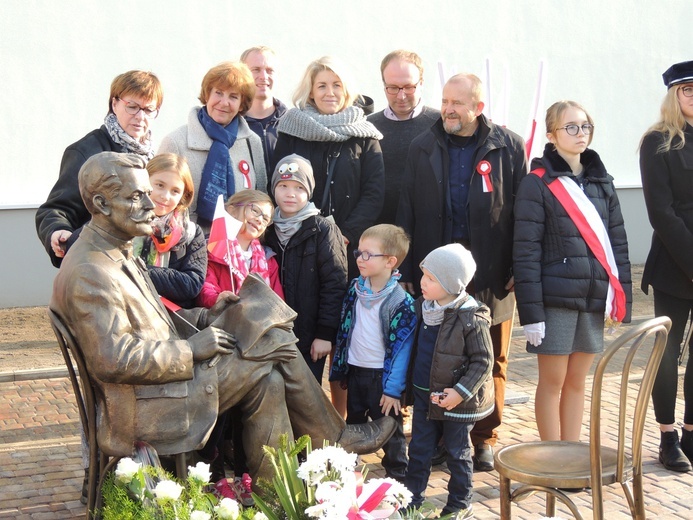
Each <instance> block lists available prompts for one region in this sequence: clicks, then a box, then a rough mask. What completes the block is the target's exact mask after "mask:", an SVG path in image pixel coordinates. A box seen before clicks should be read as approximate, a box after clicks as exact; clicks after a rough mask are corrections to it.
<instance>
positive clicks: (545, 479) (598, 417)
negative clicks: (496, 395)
mask: <svg viewBox="0 0 693 520" xmlns="http://www.w3.org/2000/svg"><path fill="white" fill-rule="evenodd" d="M670 328H671V320H670V319H669V318H667V317H666V316H664V317H660V318H655V319H651V320H648V321H646V322H644V323H642V324H640V325H638V326H633V327H630V328H629V329H628V330H626V331H625V332H624V333H623V334H622V335H621V336H620V337H618V338H616V339H615V340H614V341H613V342H612V343H611V344H610V345H609V346H608V347H607V348H606V349H605V351H604V354H603V356H602V357H601V359H600V360H599V362H598V363H597V367H596V370H595V373H594V381H593V383H592V403H591V406H590V432H589V434H590V435H589V443H585V442H568V441H539V442H527V443H522V444H515V445H512V446H506V447H504V448H502V449H500V450H498V451H497V452H496V453H495V456H494V466H495V468H496V470H497V471H498V474H499V475H500V509H501V518H502V519H509V518H510V517H511V504H512V502H519V501H520V500H522V499H524V498H527V497H528V496H531V495H532V494H534V493H536V492H545V493H546V516H548V517H553V516H555V510H556V500H557V499H558V500H560V501H561V502H563V503H564V504H565V505H566V506H567V507H568V509H570V511H571V513H572V514H573V515H574V516H575V518H577V519H580V520H582V516H581V514H580V512H579V511H578V508H577V506H576V505H575V503H574V502H573V501H572V500H571V499H570V498H569V497H568V495H566V493H564V492H563V491H561V489H571V488H572V489H576V488H577V489H582V488H591V489H592V516H593V518H594V519H603V518H604V509H603V489H602V486H604V485H609V484H614V483H617V482H618V483H619V484H621V486H622V487H623V491H624V494H625V496H626V499H627V500H628V505H629V507H630V512H631V516H632V517H633V518H634V519H637V520H641V519H645V503H644V499H643V489H642V485H643V483H642V439H643V428H644V424H645V417H646V415H647V407H648V403H649V400H650V394H651V393H652V386H653V385H654V380H655V376H656V375H657V370H658V369H659V364H660V362H661V360H662V355H663V354H664V347H665V345H666V341H667V335H668V333H669V329H670ZM652 336H654V345H653V347H652V351H651V352H650V353H649V357H648V360H647V364H646V366H645V369H644V373H643V374H642V382H641V383H640V388H639V390H638V392H637V397H636V398H635V399H634V401H635V405H634V407H633V406H632V402H633V399H632V396H631V399H628V379H629V376H630V374H631V369H632V364H633V359H634V358H635V355H636V354H637V352H638V350H639V349H640V348H641V347H642V346H643V344H644V343H645V341H646V340H647V339H648V338H650V339H652ZM649 343H650V342H648V344H649ZM626 345H629V347H628V348H627V350H626V351H625V359H624V361H623V369H622V371H620V372H619V373H620V374H621V375H620V384H619V385H618V392H619V403H618V405H619V406H618V417H617V418H615V419H614V422H617V424H616V425H615V426H614V427H615V428H616V430H614V433H615V434H617V438H618V439H617V444H616V447H615V448H611V447H606V446H603V445H602V438H601V433H602V432H601V422H602V389H603V383H604V373H605V371H606V368H607V365H608V364H609V361H610V360H611V359H612V358H613V357H614V355H615V354H616V353H617V352H618V351H619V350H620V349H621V348H622V347H624V346H626ZM627 412H632V414H633V420H632V424H631V423H630V421H629V419H628V417H627V415H628V413H627ZM616 419H617V421H616ZM627 427H628V428H627ZM627 429H628V430H629V431H628V434H627ZM513 480H514V481H516V482H519V483H520V484H521V485H520V486H519V487H517V488H516V489H515V490H514V491H511V487H510V482H511V481H513Z"/></svg>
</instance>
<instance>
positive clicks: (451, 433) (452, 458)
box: [404, 388, 474, 512]
mask: <svg viewBox="0 0 693 520" xmlns="http://www.w3.org/2000/svg"><path fill="white" fill-rule="evenodd" d="M429 402H430V397H429V392H427V391H423V390H419V389H418V388H414V417H413V419H412V429H411V441H410V442H409V466H408V467H407V476H406V478H405V480H404V484H405V485H406V486H407V489H409V491H411V492H412V495H413V497H412V503H411V505H412V506H414V507H419V506H420V505H421V504H422V503H423V501H424V491H426V486H427V485H428V477H429V476H430V474H431V459H432V458H433V455H434V453H435V451H436V447H437V446H438V442H439V441H440V438H441V437H442V438H443V443H444V444H445V449H446V450H447V452H448V458H447V463H448V469H449V470H450V480H449V482H448V502H447V505H446V506H445V511H446V512H454V511H459V510H460V509H466V508H468V507H469V506H470V505H471V503H472V487H473V485H472V453H471V449H470V446H469V432H470V431H471V429H472V427H473V426H474V423H464V422H455V421H429V420H428V406H429Z"/></svg>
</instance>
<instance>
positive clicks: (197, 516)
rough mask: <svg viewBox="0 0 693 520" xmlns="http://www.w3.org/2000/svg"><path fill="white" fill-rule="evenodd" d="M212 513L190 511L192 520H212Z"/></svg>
mask: <svg viewBox="0 0 693 520" xmlns="http://www.w3.org/2000/svg"><path fill="white" fill-rule="evenodd" d="M211 519H212V515H210V514H209V513H205V512H204V511H193V512H192V513H190V520H211Z"/></svg>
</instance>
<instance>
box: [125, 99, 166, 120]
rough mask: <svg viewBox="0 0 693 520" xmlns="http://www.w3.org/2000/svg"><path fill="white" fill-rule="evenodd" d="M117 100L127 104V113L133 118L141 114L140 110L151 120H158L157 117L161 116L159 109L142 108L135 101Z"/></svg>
mask: <svg viewBox="0 0 693 520" xmlns="http://www.w3.org/2000/svg"><path fill="white" fill-rule="evenodd" d="M116 99H119V100H120V101H122V102H123V103H125V111H126V112H127V113H128V114H130V115H131V116H136V115H137V114H139V112H140V110H141V111H142V112H144V115H145V116H147V117H148V118H149V119H156V116H158V115H159V109H158V108H151V107H141V106H139V105H138V104H137V103H135V102H134V101H128V100H127V99H123V98H121V97H117V98H116Z"/></svg>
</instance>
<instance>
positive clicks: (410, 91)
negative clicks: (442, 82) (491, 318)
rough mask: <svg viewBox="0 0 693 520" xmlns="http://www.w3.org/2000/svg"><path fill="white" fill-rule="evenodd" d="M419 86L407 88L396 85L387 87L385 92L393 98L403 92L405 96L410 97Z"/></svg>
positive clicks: (408, 86)
mask: <svg viewBox="0 0 693 520" xmlns="http://www.w3.org/2000/svg"><path fill="white" fill-rule="evenodd" d="M418 86H419V84H418V83H417V84H416V85H407V86H406V87H395V86H394V85H385V92H387V93H388V94H390V95H391V96H396V95H398V94H399V93H400V91H402V90H403V91H404V93H405V94H407V95H410V94H413V93H414V92H416V88H417V87H418Z"/></svg>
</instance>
